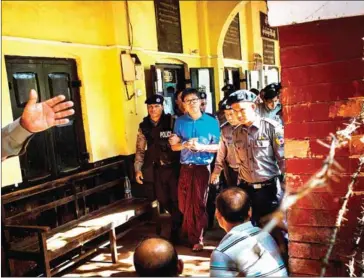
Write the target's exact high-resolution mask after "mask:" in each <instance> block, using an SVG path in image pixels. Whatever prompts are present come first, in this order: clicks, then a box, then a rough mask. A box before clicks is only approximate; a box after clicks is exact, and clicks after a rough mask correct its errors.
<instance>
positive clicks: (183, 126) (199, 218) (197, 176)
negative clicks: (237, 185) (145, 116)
mask: <svg viewBox="0 0 364 278" xmlns="http://www.w3.org/2000/svg"><path fill="white" fill-rule="evenodd" d="M182 101H183V103H184V106H185V108H186V112H187V113H186V114H185V115H183V116H180V117H179V118H177V120H176V123H175V126H174V134H175V135H173V136H172V137H171V138H170V144H171V146H172V150H174V151H181V159H180V162H181V171H180V177H179V181H178V204H179V209H180V211H181V212H182V213H183V217H184V219H183V225H182V232H183V233H184V234H185V235H187V237H188V241H189V243H190V244H191V246H192V250H193V251H201V250H202V249H203V230H204V228H205V227H206V225H207V214H206V201H207V193H208V182H209V179H210V170H209V165H210V163H211V162H212V160H213V158H214V153H216V152H217V150H218V148H219V139H220V129H219V123H218V121H217V120H216V119H215V118H213V117H211V116H209V115H206V114H205V113H202V112H201V110H200V104H201V100H200V97H199V93H198V91H197V90H196V89H193V88H189V89H185V90H184V91H183V93H182Z"/></svg>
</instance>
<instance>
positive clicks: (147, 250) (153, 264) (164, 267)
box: [134, 238, 183, 277]
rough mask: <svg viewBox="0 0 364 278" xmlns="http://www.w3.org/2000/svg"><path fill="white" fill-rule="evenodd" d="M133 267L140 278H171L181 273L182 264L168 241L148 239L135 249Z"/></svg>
mask: <svg viewBox="0 0 364 278" xmlns="http://www.w3.org/2000/svg"><path fill="white" fill-rule="evenodd" d="M134 267H135V271H136V272H137V273H138V275H139V276H141V277H173V276H178V275H179V274H181V273H182V270H183V263H182V261H181V260H178V254H177V251H176V249H175V248H174V247H173V245H172V244H171V243H170V242H169V241H167V240H165V239H162V238H148V239H145V240H143V241H142V242H140V243H139V245H138V246H137V247H136V249H135V252H134Z"/></svg>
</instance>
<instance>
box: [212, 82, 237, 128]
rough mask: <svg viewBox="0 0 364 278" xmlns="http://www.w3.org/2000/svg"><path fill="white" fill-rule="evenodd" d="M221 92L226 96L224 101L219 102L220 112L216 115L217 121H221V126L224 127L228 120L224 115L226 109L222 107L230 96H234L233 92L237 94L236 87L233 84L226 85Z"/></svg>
mask: <svg viewBox="0 0 364 278" xmlns="http://www.w3.org/2000/svg"><path fill="white" fill-rule="evenodd" d="M221 91H222V92H223V94H224V97H223V99H222V100H221V101H220V102H219V104H218V108H219V110H218V111H217V113H216V115H217V119H218V120H219V123H220V126H222V125H224V124H225V123H226V118H225V115H224V109H222V107H221V105H222V103H223V102H224V101H226V100H227V98H228V97H229V96H230V94H232V93H233V92H235V87H234V86H233V85H231V84H226V85H225V86H224V87H222V88H221Z"/></svg>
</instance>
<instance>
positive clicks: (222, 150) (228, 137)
mask: <svg viewBox="0 0 364 278" xmlns="http://www.w3.org/2000/svg"><path fill="white" fill-rule="evenodd" d="M228 107H229V106H227V105H226V101H225V102H223V103H222V105H221V109H222V110H226V109H230V108H228ZM220 128H221V138H220V145H219V150H218V152H217V155H216V161H215V167H214V171H213V173H214V174H217V175H219V174H220V173H221V171H222V170H224V176H225V181H226V183H227V186H228V187H230V186H236V185H237V181H238V170H239V166H238V164H237V161H236V156H235V145H234V142H233V131H234V130H235V128H236V126H232V125H231V124H230V123H229V122H226V123H225V124H224V125H223V126H221V127H220Z"/></svg>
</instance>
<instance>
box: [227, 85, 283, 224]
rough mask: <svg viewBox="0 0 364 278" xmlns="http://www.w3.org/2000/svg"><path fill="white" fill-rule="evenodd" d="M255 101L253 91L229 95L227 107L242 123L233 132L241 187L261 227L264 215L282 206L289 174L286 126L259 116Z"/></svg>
mask: <svg viewBox="0 0 364 278" xmlns="http://www.w3.org/2000/svg"><path fill="white" fill-rule="evenodd" d="M255 98H256V96H255V95H254V94H253V93H252V92H249V91H247V90H239V91H236V92H235V93H233V94H231V95H230V96H229V98H228V101H227V105H230V106H231V107H232V109H233V110H234V113H235V116H236V117H237V119H238V121H239V123H240V125H239V126H238V127H237V128H236V129H235V130H234V132H233V141H234V145H235V154H236V159H237V163H238V164H239V180H240V181H241V183H240V185H239V186H240V187H242V188H243V189H245V190H246V191H247V193H248V194H249V197H250V198H251V200H252V209H253V211H252V213H253V215H252V220H253V221H255V222H256V223H257V224H259V223H260V222H261V218H262V217H263V216H265V215H267V214H269V213H271V212H273V211H274V210H276V209H277V208H278V206H279V203H280V200H281V197H282V194H283V190H282V187H281V184H280V178H281V176H282V175H284V173H285V163H284V147H283V145H284V137H283V127H282V125H281V124H280V123H278V122H276V121H274V120H272V119H269V118H262V117H261V116H259V115H258V114H257V113H255V108H256V104H255V103H254V101H255ZM260 224H261V223H260Z"/></svg>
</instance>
